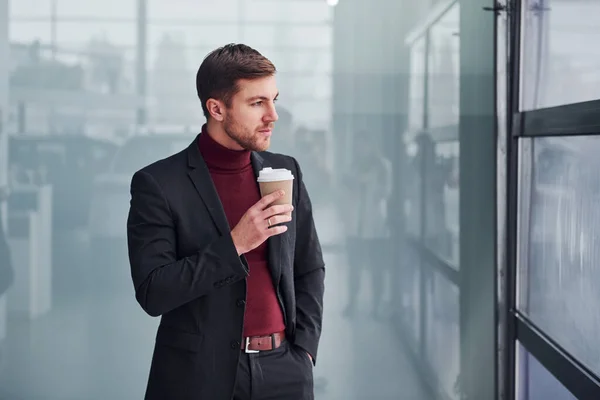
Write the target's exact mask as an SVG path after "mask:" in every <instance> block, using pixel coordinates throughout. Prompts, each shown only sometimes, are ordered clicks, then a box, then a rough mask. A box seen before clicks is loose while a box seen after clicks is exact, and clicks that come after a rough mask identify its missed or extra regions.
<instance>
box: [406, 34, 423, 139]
mask: <svg viewBox="0 0 600 400" xmlns="http://www.w3.org/2000/svg"><path fill="white" fill-rule="evenodd" d="M425 73H426V71H425V37H421V38H419V39H417V41H416V42H415V43H413V44H412V45H411V48H410V88H409V96H410V97H409V113H408V121H409V122H408V130H409V132H419V131H420V130H421V129H423V115H424V113H425Z"/></svg>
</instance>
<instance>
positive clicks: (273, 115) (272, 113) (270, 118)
mask: <svg viewBox="0 0 600 400" xmlns="http://www.w3.org/2000/svg"><path fill="white" fill-rule="evenodd" d="M278 119H279V115H278V114H277V110H276V109H275V104H271V106H270V107H269V112H267V114H266V115H265V117H264V120H265V122H275V121H277V120H278Z"/></svg>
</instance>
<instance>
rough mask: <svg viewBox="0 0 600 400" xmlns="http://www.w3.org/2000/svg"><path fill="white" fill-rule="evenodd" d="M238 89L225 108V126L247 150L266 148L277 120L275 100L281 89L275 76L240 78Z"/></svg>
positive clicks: (228, 133) (231, 136)
mask: <svg viewBox="0 0 600 400" xmlns="http://www.w3.org/2000/svg"><path fill="white" fill-rule="evenodd" d="M238 87H239V91H238V92H237V93H236V94H235V95H234V96H233V97H232V99H231V103H230V106H229V107H228V108H226V112H225V115H224V119H223V128H224V130H225V132H226V133H227V135H228V136H229V137H230V138H231V139H232V140H233V141H235V142H236V143H237V144H238V145H240V146H241V147H242V148H244V149H246V150H251V151H265V150H267V149H268V148H269V145H270V144H271V134H272V132H273V126H274V124H275V121H277V119H278V118H279V117H278V116H277V111H275V101H276V100H277V96H278V95H279V92H278V90H277V84H276V82H275V77H274V76H269V77H266V78H258V79H252V80H246V79H243V80H240V81H239V82H238Z"/></svg>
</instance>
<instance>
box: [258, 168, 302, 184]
mask: <svg viewBox="0 0 600 400" xmlns="http://www.w3.org/2000/svg"><path fill="white" fill-rule="evenodd" d="M290 179H294V175H293V174H292V171H290V170H289V169H285V168H275V169H274V168H271V167H266V168H263V169H262V170H261V171H260V172H259V173H258V182H277V181H288V180H290Z"/></svg>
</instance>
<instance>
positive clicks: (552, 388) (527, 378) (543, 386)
mask: <svg viewBox="0 0 600 400" xmlns="http://www.w3.org/2000/svg"><path fill="white" fill-rule="evenodd" d="M517 364H518V366H517V369H516V375H517V376H516V381H517V386H516V398H517V400H548V399H552V400H576V397H575V396H573V395H572V394H571V392H569V391H568V390H567V388H565V387H564V386H563V385H562V384H561V383H560V382H559V381H558V380H557V379H556V378H555V377H554V375H552V374H551V373H550V371H548V370H547V369H546V368H544V366H543V365H542V364H540V362H539V361H538V360H537V358H535V357H534V356H533V355H531V354H530V353H529V352H528V351H527V349H525V347H524V346H523V345H522V344H521V343H519V344H518V346H517Z"/></svg>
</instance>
